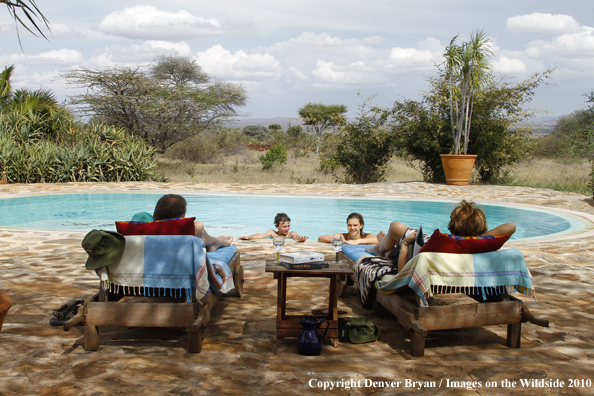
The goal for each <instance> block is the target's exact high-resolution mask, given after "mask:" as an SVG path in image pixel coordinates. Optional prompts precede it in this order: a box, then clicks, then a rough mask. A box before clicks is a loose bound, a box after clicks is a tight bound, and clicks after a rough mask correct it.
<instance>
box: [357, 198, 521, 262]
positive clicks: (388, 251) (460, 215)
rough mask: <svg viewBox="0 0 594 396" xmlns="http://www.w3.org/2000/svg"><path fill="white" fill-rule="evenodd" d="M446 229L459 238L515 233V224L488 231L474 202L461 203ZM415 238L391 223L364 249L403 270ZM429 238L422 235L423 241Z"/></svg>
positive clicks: (411, 230) (413, 230) (414, 231)
mask: <svg viewBox="0 0 594 396" xmlns="http://www.w3.org/2000/svg"><path fill="white" fill-rule="evenodd" d="M448 229H449V230H450V233H451V234H452V235H458V236H500V235H511V234H513V233H514V232H516V225H515V223H505V224H502V225H500V226H497V227H495V228H493V229H492V230H489V231H487V218H486V217H485V213H484V212H483V211H482V210H481V209H480V208H477V207H476V205H475V203H474V202H467V201H466V200H462V202H460V204H459V205H458V206H456V207H455V208H454V210H452V213H451V214H450V223H449V224H448ZM416 237H417V229H416V228H410V227H407V226H405V225H404V224H402V223H399V222H397V221H393V222H392V223H391V224H390V229H389V230H388V233H387V234H384V233H383V232H382V233H380V234H378V238H379V239H380V241H379V243H378V244H377V245H376V246H373V247H370V248H369V249H365V251H366V252H368V253H373V254H375V255H376V256H387V257H389V258H391V259H392V262H393V263H394V264H397V265H398V271H400V270H401V269H402V267H404V265H405V264H406V262H407V259H408V247H409V246H410V244H411V243H412V242H413V241H414V240H415V238H416ZM429 237H430V235H427V234H423V239H424V240H425V242H427V241H428V240H429Z"/></svg>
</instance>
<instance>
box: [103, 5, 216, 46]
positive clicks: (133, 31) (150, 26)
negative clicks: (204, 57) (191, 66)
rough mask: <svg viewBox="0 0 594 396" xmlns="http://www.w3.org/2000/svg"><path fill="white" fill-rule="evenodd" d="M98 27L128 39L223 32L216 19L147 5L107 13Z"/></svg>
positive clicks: (185, 37)
mask: <svg viewBox="0 0 594 396" xmlns="http://www.w3.org/2000/svg"><path fill="white" fill-rule="evenodd" d="M98 29H99V31H101V32H103V33H107V34H112V35H115V36H121V37H125V38H129V39H141V40H167V41H180V40H190V39H196V38H202V37H210V36H216V35H220V34H222V33H224V29H223V28H222V27H221V24H220V22H219V21H218V20H216V19H214V18H208V19H205V18H202V17H196V16H193V15H192V14H190V13H189V12H187V11H185V10H180V11H178V12H171V11H162V10H158V9H157V8H155V7H153V6H149V5H140V6H136V7H129V8H124V9H123V10H121V11H114V12H111V13H109V14H108V15H107V16H106V17H105V18H103V20H102V21H101V22H100V23H99V27H98Z"/></svg>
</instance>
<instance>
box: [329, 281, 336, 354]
mask: <svg viewBox="0 0 594 396" xmlns="http://www.w3.org/2000/svg"><path fill="white" fill-rule="evenodd" d="M337 281H338V275H331V276H330V295H329V296H328V320H334V321H337V320H338V297H337V295H336V282H337ZM330 341H332V345H333V346H334V348H338V338H330Z"/></svg>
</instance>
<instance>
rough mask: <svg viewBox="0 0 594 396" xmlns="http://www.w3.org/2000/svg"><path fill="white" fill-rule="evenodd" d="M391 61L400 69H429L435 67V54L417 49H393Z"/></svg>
mask: <svg viewBox="0 0 594 396" xmlns="http://www.w3.org/2000/svg"><path fill="white" fill-rule="evenodd" d="M390 61H391V62H392V63H393V64H394V65H395V66H400V67H411V68H428V67H434V66H435V65H434V63H433V62H434V58H433V54H431V52H430V51H428V50H418V49H416V48H398V47H396V48H392V50H391V51H390Z"/></svg>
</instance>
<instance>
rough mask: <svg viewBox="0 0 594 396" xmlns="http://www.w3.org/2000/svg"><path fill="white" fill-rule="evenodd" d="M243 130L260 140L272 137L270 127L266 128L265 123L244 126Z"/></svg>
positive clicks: (249, 135) (244, 132)
mask: <svg viewBox="0 0 594 396" xmlns="http://www.w3.org/2000/svg"><path fill="white" fill-rule="evenodd" d="M241 132H242V133H243V134H244V135H246V136H248V137H250V138H252V139H256V140H258V141H264V140H268V139H270V136H271V135H270V129H268V128H266V127H265V126H264V125H247V126H245V127H243V129H242V130H241Z"/></svg>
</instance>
